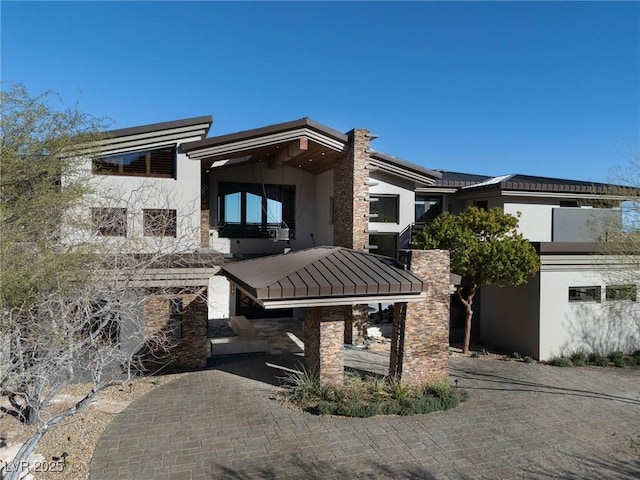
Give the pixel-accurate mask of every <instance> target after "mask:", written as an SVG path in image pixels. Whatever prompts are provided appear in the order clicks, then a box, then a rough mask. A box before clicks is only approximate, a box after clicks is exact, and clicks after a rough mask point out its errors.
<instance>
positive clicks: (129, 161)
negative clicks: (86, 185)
mask: <svg viewBox="0 0 640 480" xmlns="http://www.w3.org/2000/svg"><path fill="white" fill-rule="evenodd" d="M93 173H94V174H96V175H123V176H134V177H135V176H137V177H160V178H176V148H175V147H164V148H156V149H152V150H142V151H138V152H130V153H123V154H119V155H110V156H107V157H101V158H97V159H95V160H94V161H93Z"/></svg>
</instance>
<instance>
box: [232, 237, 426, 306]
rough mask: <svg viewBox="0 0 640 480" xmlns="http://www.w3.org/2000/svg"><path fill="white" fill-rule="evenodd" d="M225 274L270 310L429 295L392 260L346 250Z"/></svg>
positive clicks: (273, 260) (248, 264)
mask: <svg viewBox="0 0 640 480" xmlns="http://www.w3.org/2000/svg"><path fill="white" fill-rule="evenodd" d="M222 273H223V274H224V275H226V277H227V278H228V279H229V280H230V281H231V282H232V283H233V284H235V285H236V286H237V287H238V288H240V289H241V290H243V291H244V292H246V293H247V295H249V296H250V297H251V298H253V299H254V300H255V301H256V302H257V303H259V304H260V305H262V306H263V307H264V308H266V309H270V308H292V307H309V306H324V305H356V304H362V303H376V302H408V301H413V300H420V299H423V298H424V297H425V291H426V283H425V281H424V280H422V279H421V278H420V277H418V276H416V275H414V274H413V273H411V272H410V271H408V270H404V269H403V268H402V267H401V266H399V265H398V264H397V262H396V261H395V260H394V259H392V258H388V257H381V256H379V255H373V254H370V253H365V252H359V251H355V250H350V249H348V248H342V247H314V248H309V249H306V250H299V251H296V252H290V253H288V254H284V255H273V256H269V257H261V258H256V259H251V260H243V261H239V262H233V263H228V264H225V265H223V267H222Z"/></svg>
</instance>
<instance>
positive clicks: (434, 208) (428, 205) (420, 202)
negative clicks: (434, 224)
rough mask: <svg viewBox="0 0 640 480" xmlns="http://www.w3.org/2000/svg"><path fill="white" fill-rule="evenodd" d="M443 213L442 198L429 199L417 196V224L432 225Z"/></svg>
mask: <svg viewBox="0 0 640 480" xmlns="http://www.w3.org/2000/svg"><path fill="white" fill-rule="evenodd" d="M441 213H442V197H427V196H424V195H416V200H415V215H416V217H415V218H416V223H423V224H427V223H431V221H433V220H434V219H435V218H436V217H437V216H438V215H440V214H441Z"/></svg>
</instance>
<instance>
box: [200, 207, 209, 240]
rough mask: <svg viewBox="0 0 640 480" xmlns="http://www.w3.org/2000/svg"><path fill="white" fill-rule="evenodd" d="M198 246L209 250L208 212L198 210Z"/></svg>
mask: <svg viewBox="0 0 640 480" xmlns="http://www.w3.org/2000/svg"><path fill="white" fill-rule="evenodd" d="M200 246H201V247H204V248H209V210H200Z"/></svg>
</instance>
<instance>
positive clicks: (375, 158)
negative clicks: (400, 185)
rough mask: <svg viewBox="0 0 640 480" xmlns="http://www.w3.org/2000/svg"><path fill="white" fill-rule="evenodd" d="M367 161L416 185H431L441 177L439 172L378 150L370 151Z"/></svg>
mask: <svg viewBox="0 0 640 480" xmlns="http://www.w3.org/2000/svg"><path fill="white" fill-rule="evenodd" d="M369 163H370V165H371V166H372V167H375V168H377V169H379V170H380V171H382V172H385V173H389V174H391V175H394V176H397V177H400V178H404V179H406V180H410V181H412V182H414V183H415V184H416V185H422V186H424V185H432V184H433V183H434V182H435V181H436V179H438V178H440V177H442V174H441V173H440V172H436V171H435V170H429V169H427V168H423V167H421V166H420V165H416V164H413V163H410V162H407V161H405V160H401V159H399V158H396V157H393V156H391V155H387V154H384V153H380V152H372V153H370V160H369Z"/></svg>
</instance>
